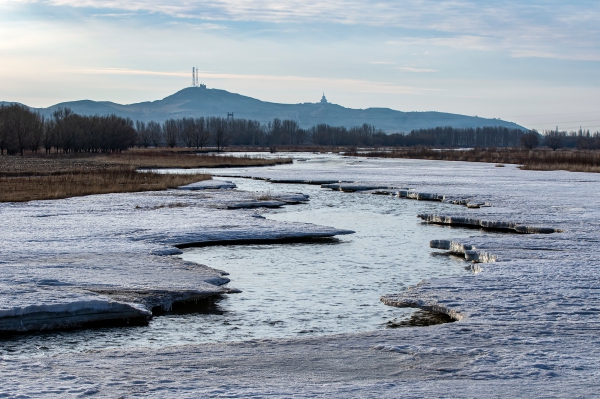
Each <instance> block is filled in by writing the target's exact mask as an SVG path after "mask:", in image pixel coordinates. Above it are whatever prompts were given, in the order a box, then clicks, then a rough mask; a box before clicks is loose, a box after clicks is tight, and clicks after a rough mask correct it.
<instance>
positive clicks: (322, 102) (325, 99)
mask: <svg viewBox="0 0 600 399" xmlns="http://www.w3.org/2000/svg"><path fill="white" fill-rule="evenodd" d="M321 104H328V102H327V98H326V97H325V93H323V97H321Z"/></svg>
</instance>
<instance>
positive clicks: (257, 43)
mask: <svg viewBox="0 0 600 399" xmlns="http://www.w3.org/2000/svg"><path fill="white" fill-rule="evenodd" d="M598 21H600V2H599V1H571V2H568V3H567V2H565V1H498V0H495V1H487V2H475V1H464V0H454V1H424V0H409V1H390V0H382V1H348V0H328V1H315V0H305V1H299V0H293V1H287V2H286V1H275V0H254V1H252V0H217V1H206V0H200V1H194V0H185V1H184V0H173V1H169V2H167V1H164V0H149V1H121V0H46V1H35V0H15V1H12V0H0V100H4V101H20V102H23V103H26V104H28V105H31V106H48V105H52V104H54V103H57V102H60V101H69V100H78V99H86V98H87V99H93V100H107V101H115V102H119V103H132V102H139V101H148V100H156V99H160V98H163V97H165V96H167V95H169V94H172V93H174V92H175V91H177V90H179V89H181V88H183V87H186V86H189V85H190V84H191V68H192V66H197V67H198V68H199V69H200V71H201V74H200V76H201V79H200V80H201V81H203V82H204V83H206V84H207V85H208V87H214V88H222V89H225V90H229V91H233V92H238V93H241V94H244V95H249V96H252V97H256V98H259V99H262V100H265V101H273V102H284V103H299V102H309V101H310V102H315V101H318V100H319V99H320V96H321V93H322V92H325V94H326V95H327V97H328V99H329V100H330V101H331V102H334V103H337V104H341V105H344V106H347V107H354V108H367V107H390V108H394V109H398V110H402V111H429V110H434V111H444V112H454V113H461V114H466V115H479V116H485V117H490V118H494V117H499V118H502V119H506V120H511V121H514V122H517V123H520V124H523V125H524V126H527V127H531V128H537V129H540V130H543V129H549V128H554V127H555V126H556V125H558V126H559V128H560V129H561V130H562V129H577V128H579V126H580V125H582V126H583V127H584V128H585V129H591V130H593V131H594V130H600V24H599V23H598Z"/></svg>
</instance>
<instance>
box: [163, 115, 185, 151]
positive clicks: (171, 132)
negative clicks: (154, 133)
mask: <svg viewBox="0 0 600 399" xmlns="http://www.w3.org/2000/svg"><path fill="white" fill-rule="evenodd" d="M180 125H181V123H180V121H178V120H175V119H169V120H166V121H165V123H164V124H163V136H164V139H165V143H166V144H167V145H168V146H169V147H171V148H173V147H176V146H177V140H178V139H179V135H180V133H179V132H180Z"/></svg>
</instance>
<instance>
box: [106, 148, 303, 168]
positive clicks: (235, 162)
mask: <svg viewBox="0 0 600 399" xmlns="http://www.w3.org/2000/svg"><path fill="white" fill-rule="evenodd" d="M96 161H97V162H102V163H108V164H119V165H129V166H133V167H136V168H141V169H158V168H182V169H192V168H226V167H242V166H244V167H246V166H272V165H280V164H286V163H292V159H291V158H264V157H261V156H249V155H242V156H231V155H216V154H195V153H185V152H182V151H161V150H135V151H129V152H126V153H118V154H111V155H106V156H99V157H97V158H96Z"/></svg>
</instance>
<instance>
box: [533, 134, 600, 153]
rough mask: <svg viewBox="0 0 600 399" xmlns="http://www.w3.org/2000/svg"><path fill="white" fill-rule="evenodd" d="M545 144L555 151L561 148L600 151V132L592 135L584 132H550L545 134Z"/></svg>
mask: <svg viewBox="0 0 600 399" xmlns="http://www.w3.org/2000/svg"><path fill="white" fill-rule="evenodd" d="M544 144H545V145H547V146H548V147H550V148H552V149H553V150H557V149H559V148H563V147H567V148H577V149H578V150H598V149H600V132H595V133H591V132H590V131H589V130H587V131H584V130H582V129H579V131H571V132H567V131H562V132H559V131H557V130H550V131H546V132H544Z"/></svg>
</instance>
